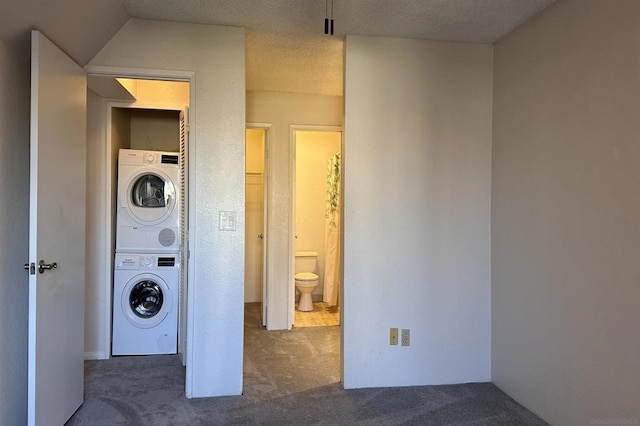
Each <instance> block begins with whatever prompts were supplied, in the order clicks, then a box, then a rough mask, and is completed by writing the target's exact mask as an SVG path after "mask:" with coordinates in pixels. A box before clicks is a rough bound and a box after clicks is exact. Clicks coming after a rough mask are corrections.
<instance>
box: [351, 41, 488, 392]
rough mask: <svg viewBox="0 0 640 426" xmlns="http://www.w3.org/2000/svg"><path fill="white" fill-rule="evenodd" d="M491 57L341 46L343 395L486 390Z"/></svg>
mask: <svg viewBox="0 0 640 426" xmlns="http://www.w3.org/2000/svg"><path fill="white" fill-rule="evenodd" d="M492 53H493V48H492V46H488V45H472V44H463V43H443V42H434V41H424V40H406V39H405V40H403V39H387V38H367V37H351V36H348V37H347V39H346V53H345V55H346V56H345V58H346V62H345V141H344V151H343V167H344V198H343V202H344V210H343V213H344V216H343V223H344V234H343V238H344V246H343V247H344V253H343V256H344V280H343V283H344V285H343V296H344V297H343V298H342V300H343V315H344V321H343V323H342V324H343V362H344V372H343V374H344V386H345V387H346V388H361V387H377V386H404V385H427V384H441V383H456V382H482V381H488V380H490V377H491V371H490V370H491V359H490V356H491V353H490V349H491V288H490V282H491V281H490V280H491V271H490V250H491V247H490V196H491V192H490V191H491V187H490V184H491V180H490V179H491V169H490V168H491V102H492V61H493V56H492ZM390 327H399V328H408V329H410V330H411V345H410V346H409V347H403V346H390V345H389V328H390Z"/></svg>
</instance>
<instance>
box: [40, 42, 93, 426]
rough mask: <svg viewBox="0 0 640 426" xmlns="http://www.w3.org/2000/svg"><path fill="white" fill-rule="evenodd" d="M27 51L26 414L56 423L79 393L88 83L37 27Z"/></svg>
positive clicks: (75, 404)
mask: <svg viewBox="0 0 640 426" xmlns="http://www.w3.org/2000/svg"><path fill="white" fill-rule="evenodd" d="M31 56H32V57H31V160H30V161H31V164H30V213H29V265H28V266H29V268H30V271H29V378H28V381H29V398H28V419H29V420H28V421H29V424H30V425H61V424H64V423H65V421H66V420H67V419H68V418H69V417H71V415H72V414H73V413H74V412H75V411H76V410H77V408H78V407H79V406H80V404H82V400H83V378H84V371H83V358H84V357H83V351H84V348H83V346H84V241H85V171H86V160H85V143H86V99H87V96H86V87H87V85H86V77H85V73H84V71H83V70H82V68H80V67H79V66H78V65H77V64H76V63H75V62H73V60H71V59H70V58H69V57H68V56H66V55H65V54H64V53H63V52H62V51H61V50H59V49H58V48H57V47H56V46H55V45H54V44H53V43H51V42H50V41H49V40H48V39H47V38H46V37H44V36H43V35H42V34H41V33H40V32H38V31H33V32H32V42H31ZM40 262H42V263H43V264H45V268H46V267H49V268H51V269H45V268H39V266H38V264H39V263H40ZM54 262H55V263H54Z"/></svg>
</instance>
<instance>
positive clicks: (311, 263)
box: [296, 251, 318, 274]
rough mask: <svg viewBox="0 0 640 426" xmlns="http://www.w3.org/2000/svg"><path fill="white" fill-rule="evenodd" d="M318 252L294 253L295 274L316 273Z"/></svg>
mask: <svg viewBox="0 0 640 426" xmlns="http://www.w3.org/2000/svg"><path fill="white" fill-rule="evenodd" d="M317 267H318V252H315V251H297V252H296V274H297V273H298V272H317V271H316V269H317Z"/></svg>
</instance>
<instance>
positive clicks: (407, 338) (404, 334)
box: [400, 328, 411, 346]
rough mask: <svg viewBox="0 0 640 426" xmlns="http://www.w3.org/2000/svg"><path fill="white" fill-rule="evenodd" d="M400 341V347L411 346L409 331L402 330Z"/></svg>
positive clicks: (406, 329)
mask: <svg viewBox="0 0 640 426" xmlns="http://www.w3.org/2000/svg"><path fill="white" fill-rule="evenodd" d="M400 338H401V341H402V343H401V344H402V346H409V345H410V344H411V335H410V330H409V329H408V328H403V329H402V336H401V337H400Z"/></svg>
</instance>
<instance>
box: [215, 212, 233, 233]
mask: <svg viewBox="0 0 640 426" xmlns="http://www.w3.org/2000/svg"><path fill="white" fill-rule="evenodd" d="M236 217H237V215H236V212H220V224H219V228H220V230H221V231H235V230H236Z"/></svg>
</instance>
